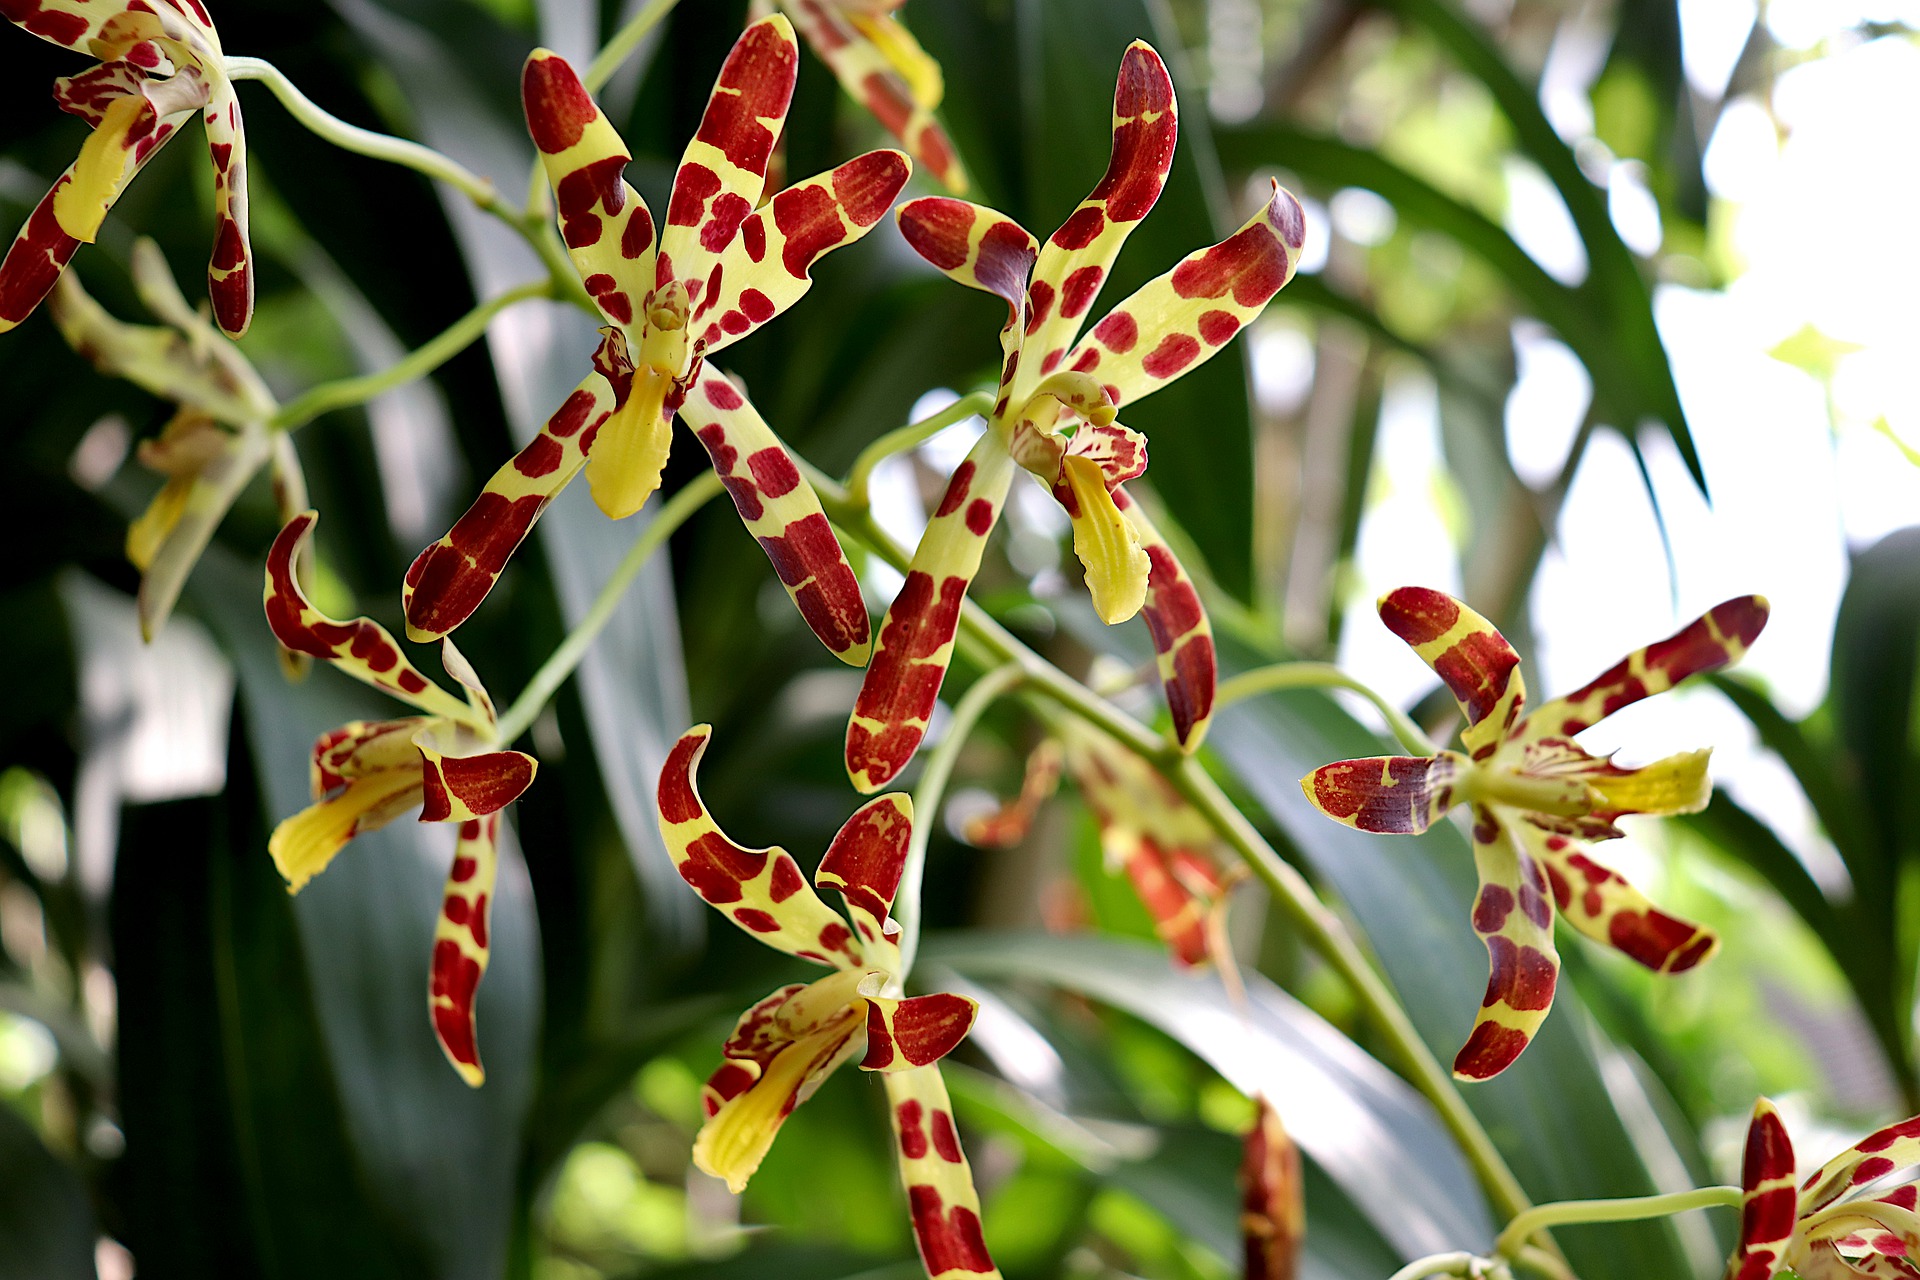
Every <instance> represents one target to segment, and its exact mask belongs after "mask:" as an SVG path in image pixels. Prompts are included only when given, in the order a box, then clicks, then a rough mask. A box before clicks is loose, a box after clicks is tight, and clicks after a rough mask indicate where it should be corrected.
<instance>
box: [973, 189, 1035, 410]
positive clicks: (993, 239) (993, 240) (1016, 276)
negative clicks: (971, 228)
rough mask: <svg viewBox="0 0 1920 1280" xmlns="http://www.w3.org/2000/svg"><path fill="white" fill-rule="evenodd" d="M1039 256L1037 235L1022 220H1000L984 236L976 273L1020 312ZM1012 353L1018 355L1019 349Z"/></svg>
mask: <svg viewBox="0 0 1920 1280" xmlns="http://www.w3.org/2000/svg"><path fill="white" fill-rule="evenodd" d="M1035 256H1036V255H1035V250H1034V247H1033V237H1032V236H1030V235H1028V234H1027V233H1026V231H1025V230H1023V229H1022V228H1021V226H1020V224H1019V223H1016V222H996V223H994V224H993V225H992V226H991V227H988V228H987V234H985V235H984V236H981V237H980V249H979V252H978V255H977V256H976V257H975V259H974V263H973V274H974V276H975V277H976V278H977V279H978V280H979V281H980V285H981V287H982V288H984V289H986V290H987V291H988V292H990V293H997V294H999V295H1000V296H1001V297H1003V298H1005V299H1006V300H1007V305H1008V306H1010V307H1012V308H1013V310H1014V314H1015V315H1018V314H1019V312H1020V308H1021V304H1022V301H1023V300H1024V299H1025V297H1026V293H1027V281H1028V279H1029V278H1030V277H1031V276H1032V275H1033V263H1034V258H1035ZM1011 354H1012V355H1014V356H1018V355H1019V352H1017V351H1016V352H1013V353H1011ZM1003 381H1004V379H1003Z"/></svg>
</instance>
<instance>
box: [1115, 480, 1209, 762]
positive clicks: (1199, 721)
mask: <svg viewBox="0 0 1920 1280" xmlns="http://www.w3.org/2000/svg"><path fill="white" fill-rule="evenodd" d="M1113 500H1114V503H1115V504H1116V505H1117V506H1118V507H1119V508H1120V510H1121V511H1122V512H1124V513H1125V514H1126V517H1127V520H1128V521H1129V522H1130V523H1131V524H1132V525H1133V528H1134V531H1135V532H1136V533H1137V534H1138V535H1139V537H1140V548H1141V550H1143V551H1145V552H1146V553H1147V560H1148V563H1149V565H1150V566H1151V567H1150V568H1149V570H1148V573H1147V599H1146V603H1144V604H1143V605H1141V606H1140V616H1141V617H1142V618H1144V619H1145V620H1146V624H1147V631H1148V633H1149V634H1150V635H1152V637H1153V656H1154V665H1155V667H1156V668H1157V669H1158V671H1159V673H1160V687H1161V689H1162V690H1163V691H1164V692H1165V694H1166V698H1167V710H1168V711H1169V712H1170V713H1171V714H1172V716H1173V735H1174V737H1175V738H1176V739H1177V740H1178V741H1179V743H1180V748H1181V750H1183V751H1187V752H1193V751H1197V750H1199V749H1200V743H1201V742H1202V740H1204V739H1205V738H1206V736H1207V726H1208V725H1210V724H1212V723H1213V694H1214V689H1215V686H1216V684H1217V682H1218V678H1219V663H1218V661H1217V659H1216V657H1215V655H1214V648H1213V623H1212V622H1211V621H1209V620H1208V618H1207V611H1206V609H1205V608H1204V607H1203V606H1202V605H1201V603H1200V592H1199V591H1198V590H1197V589H1196V588H1195V587H1194V584H1193V579H1192V578H1191V577H1189V576H1188V574H1187V571H1186V568H1185V566H1183V565H1182V564H1181V563H1180V558H1179V557H1178V556H1176V555H1175V554H1174V551H1173V547H1172V546H1171V545H1169V544H1168V542H1167V540H1166V538H1165V537H1164V536H1163V535H1162V534H1161V532H1160V530H1159V529H1158V527H1156V526H1155V525H1154V523H1153V521H1152V520H1151V519H1150V518H1149V517H1148V516H1147V513H1146V511H1145V509H1144V508H1142V507H1141V505H1140V504H1139V503H1137V502H1135V501H1133V499H1132V498H1131V497H1130V496H1129V495H1128V494H1127V491H1126V490H1125V489H1124V488H1120V489H1115V490H1114V491H1113Z"/></svg>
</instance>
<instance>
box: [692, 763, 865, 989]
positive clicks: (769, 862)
mask: <svg viewBox="0 0 1920 1280" xmlns="http://www.w3.org/2000/svg"><path fill="white" fill-rule="evenodd" d="M712 736H713V730H712V728H711V727H709V726H707V725H696V726H695V727H694V728H692V729H689V730H688V731H687V732H686V733H685V734H683V735H681V738H680V740H679V741H678V742H676V743H674V745H673V750H672V751H670V752H668V753H667V763H666V765H665V767H663V768H662V769H661V770H660V786H659V790H658V792H657V794H656V800H657V803H658V806H659V817H660V836H661V839H662V840H664V841H665V842H666V845H667V852H668V853H669V854H670V855H672V857H673V865H674V866H675V867H676V868H678V869H679V872H680V878H681V879H682V880H685V881H686V882H687V883H688V884H689V885H691V886H693V891H694V892H695V893H697V894H699V895H700V896H701V897H702V898H704V899H706V901H707V902H708V903H709V904H710V905H712V906H713V907H714V908H715V909H716V910H717V911H719V912H720V913H721V914H722V915H724V916H726V917H727V919H729V920H731V921H733V922H734V923H735V924H736V925H738V926H739V927H740V928H742V929H744V930H746V931H747V932H748V933H750V934H752V935H753V936H754V937H756V938H758V939H759V940H760V941H762V942H764V943H766V944H767V945H768V946H770V947H775V948H778V949H779V950H781V951H785V952H788V953H789V954H792V955H796V956H799V957H800V958H801V959H803V960H813V961H816V962H818V963H820V964H826V965H834V966H837V967H839V968H842V969H853V968H856V967H857V966H859V964H860V963H861V958H862V957H861V953H860V944H859V942H858V940H857V939H855V937H854V935H853V931H852V930H851V929H849V928H848V927H847V924H846V921H844V920H842V919H841V918H840V916H839V915H838V913H836V912H835V911H834V910H833V909H832V908H831V907H829V906H828V905H827V904H826V903H824V902H822V901H821V900H820V898H819V895H817V894H816V893H814V891H813V886H811V885H809V884H808V883H807V879H806V877H805V876H804V875H802V874H801V873H800V865H799V864H798V863H796V862H795V861H794V860H793V856H792V855H791V854H789V853H788V852H787V851H786V850H785V849H782V848H780V847H779V846H777V845H776V846H774V847H772V848H767V849H748V848H746V847H745V846H743V845H739V844H736V843H734V842H733V841H732V840H730V839H728V838H727V836H726V833H725V832H723V831H721V830H720V827H719V824H718V823H716V822H715V821H714V820H713V817H712V815H710V814H709V813H708V812H707V807H706V805H705V804H704V803H702V801H701V799H700V790H699V786H698V783H697V780H696V774H697V771H698V768H699V764H700V757H701V756H703V755H705V754H706V750H707V742H708V740H709V739H710V738H711V737H712Z"/></svg>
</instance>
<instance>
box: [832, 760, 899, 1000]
mask: <svg viewBox="0 0 1920 1280" xmlns="http://www.w3.org/2000/svg"><path fill="white" fill-rule="evenodd" d="M912 839H913V801H912V800H911V799H909V798H908V797H906V796H904V795H898V794H895V795H885V796H879V797H877V798H875V799H873V800H870V801H868V802H867V803H866V804H864V805H862V806H860V808H859V809H857V810H855V811H854V814H853V816H852V817H851V818H848V819H847V820H846V822H845V824H843V825H842V826H841V828H840V830H839V831H838V832H836V833H835V834H834V837H833V843H832V844H830V845H828V846H827V852H826V856H825V857H823V858H821V859H820V867H819V870H817V871H816V872H814V876H813V882H814V883H815V884H817V885H820V886H822V887H824V888H831V889H838V890H839V891H840V895H841V896H842V897H843V898H845V899H846V900H847V913H848V915H850V916H851V917H852V918H853V927H854V931H855V932H856V933H857V934H858V935H859V939H860V956H861V959H862V961H863V962H864V963H866V964H868V965H870V966H872V967H873V968H876V969H884V970H885V971H887V972H888V973H898V972H899V970H900V948H899V946H898V945H897V944H896V942H895V938H896V937H898V935H899V932H900V926H899V925H898V924H894V923H893V922H892V921H890V920H889V919H888V918H887V912H888V910H889V909H891V908H892V906H893V895H894V894H895V893H897V892H898V891H899V889H900V876H901V874H902V873H903V872H904V871H905V870H906V865H907V846H908V845H909V844H910V843H911V842H912ZM890 924H891V925H892V928H891V929H889V928H888V926H889V925H890Z"/></svg>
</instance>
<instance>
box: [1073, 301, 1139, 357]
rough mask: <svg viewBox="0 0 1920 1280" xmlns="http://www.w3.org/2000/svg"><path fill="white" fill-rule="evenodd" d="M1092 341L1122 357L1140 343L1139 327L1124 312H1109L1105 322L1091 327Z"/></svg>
mask: <svg viewBox="0 0 1920 1280" xmlns="http://www.w3.org/2000/svg"><path fill="white" fill-rule="evenodd" d="M1093 340H1094V341H1095V342H1098V343H1099V344H1100V345H1101V346H1103V347H1105V348H1106V349H1107V350H1109V351H1111V352H1113V353H1114V354H1115V355H1119V356H1123V355H1125V354H1127V352H1129V351H1131V350H1133V344H1134V343H1136V342H1138V341H1140V325H1139V323H1138V322H1137V321H1135V320H1134V318H1133V317H1132V316H1131V315H1129V314H1128V313H1127V312H1125V311H1114V312H1110V313H1109V314H1108V316H1107V318H1106V319H1105V320H1102V321H1101V322H1100V323H1099V324H1097V325H1095V326H1093ZM1074 367H1075V368H1078V367H1079V365H1078V364H1076V365H1075V366H1074ZM1087 367H1088V368H1089V369H1090V368H1092V367H1093V366H1092V365H1088V366H1087Z"/></svg>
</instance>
